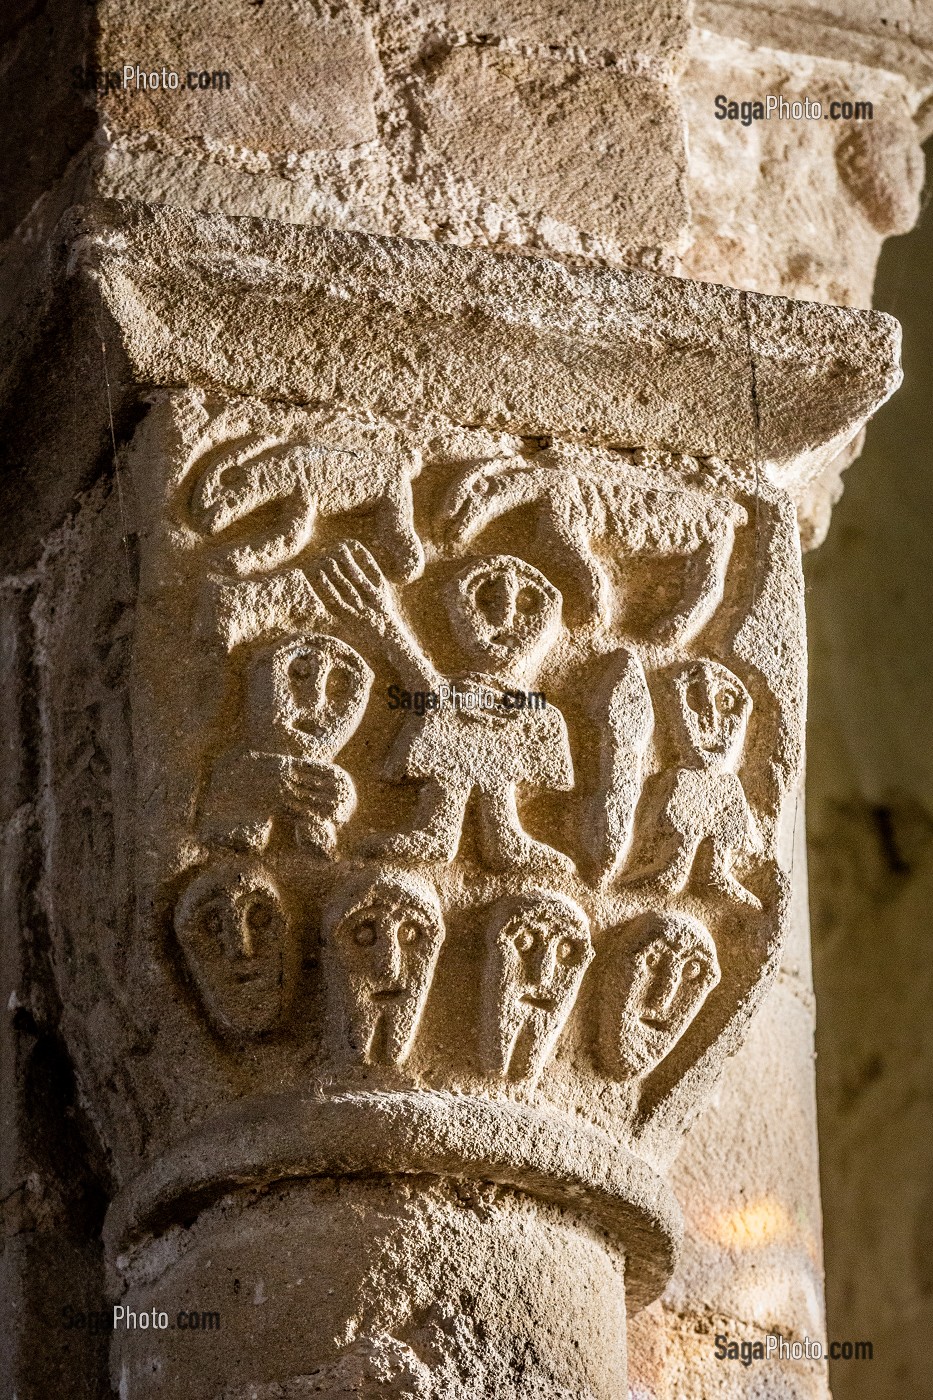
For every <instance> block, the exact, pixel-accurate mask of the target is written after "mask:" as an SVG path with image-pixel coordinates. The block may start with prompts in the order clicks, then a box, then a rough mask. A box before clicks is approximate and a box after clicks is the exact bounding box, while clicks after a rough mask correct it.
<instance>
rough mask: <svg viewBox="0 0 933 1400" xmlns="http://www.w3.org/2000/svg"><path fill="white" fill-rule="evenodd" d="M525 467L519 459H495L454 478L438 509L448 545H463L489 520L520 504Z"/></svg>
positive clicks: (525, 489) (525, 484)
mask: <svg viewBox="0 0 933 1400" xmlns="http://www.w3.org/2000/svg"><path fill="white" fill-rule="evenodd" d="M527 484H528V482H527V467H526V464H525V463H524V462H523V461H522V459H521V458H515V459H510V458H508V457H501V458H497V459H496V460H495V461H494V462H484V463H483V465H482V466H479V467H470V468H469V469H468V470H467V471H465V472H463V473H462V474H461V475H460V476H459V477H457V478H456V479H455V480H454V482H453V485H452V486H451V488H450V490H449V492H448V494H447V498H446V500H445V501H444V504H443V506H442V508H441V520H442V522H443V525H444V527H445V533H446V535H447V539H448V540H449V542H450V543H451V544H466V543H467V542H468V541H469V540H471V539H472V538H473V536H474V535H477V534H479V532H480V530H482V529H484V528H485V527H486V526H487V525H488V524H489V523H490V522H491V521H493V520H496V519H497V518H498V517H499V516H500V515H504V514H505V512H506V511H507V510H512V509H513V508H514V507H515V506H518V505H521V503H522V502H523V500H524V499H525V497H526V495H527Z"/></svg>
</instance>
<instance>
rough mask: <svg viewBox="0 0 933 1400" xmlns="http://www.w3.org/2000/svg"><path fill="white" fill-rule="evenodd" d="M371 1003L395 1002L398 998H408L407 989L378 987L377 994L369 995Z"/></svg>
mask: <svg viewBox="0 0 933 1400" xmlns="http://www.w3.org/2000/svg"><path fill="white" fill-rule="evenodd" d="M369 995H370V996H371V998H372V999H373V1001H397V1000H398V998H399V997H407V996H408V988H407V987H380V988H379V990H378V991H377V992H370V994H369Z"/></svg>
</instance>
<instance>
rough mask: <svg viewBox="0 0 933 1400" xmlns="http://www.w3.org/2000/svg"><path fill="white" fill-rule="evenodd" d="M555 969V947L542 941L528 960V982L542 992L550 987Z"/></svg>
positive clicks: (546, 941)
mask: <svg viewBox="0 0 933 1400" xmlns="http://www.w3.org/2000/svg"><path fill="white" fill-rule="evenodd" d="M556 968H557V945H556V944H554V943H551V942H550V941H548V940H542V942H541V944H540V946H539V947H538V948H536V949H535V950H534V951H533V952H532V954H531V957H530V958H529V960H528V973H529V977H528V980H529V982H530V983H531V984H532V986H534V987H537V988H539V989H540V990H544V989H546V988H547V987H549V986H550V984H551V982H552V981H553V978H554V972H555V970H556Z"/></svg>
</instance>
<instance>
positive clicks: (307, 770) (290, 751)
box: [203, 634, 373, 857]
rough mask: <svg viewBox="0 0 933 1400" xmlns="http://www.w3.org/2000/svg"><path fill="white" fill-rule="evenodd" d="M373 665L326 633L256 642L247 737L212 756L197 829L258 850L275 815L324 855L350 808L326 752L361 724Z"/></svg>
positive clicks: (344, 776) (343, 782)
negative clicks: (213, 760) (262, 644)
mask: <svg viewBox="0 0 933 1400" xmlns="http://www.w3.org/2000/svg"><path fill="white" fill-rule="evenodd" d="M372 680H373V673H372V671H371V670H370V669H369V667H368V666H367V664H366V662H365V661H364V660H363V658H362V657H361V656H359V655H358V654H357V653H356V652H355V651H354V650H353V648H352V647H350V646H347V644H346V642H342V641H340V640H339V639H338V638H336V637H329V636H326V635H324V634H313V635H310V636H306V637H298V638H296V639H294V640H292V641H289V642H282V643H278V644H275V645H273V646H268V647H263V648H260V649H258V650H257V651H255V652H254V653H253V655H252V657H251V660H250V666H249V675H248V678H247V687H246V726H245V727H246V736H245V738H246V742H245V743H244V744H241V745H238V746H237V747H236V748H234V749H233V750H231V751H230V752H229V753H227V754H225V755H222V756H221V758H220V759H218V761H217V762H216V764H215V765H214V768H213V772H212V774H211V781H210V785H209V788H208V793H207V798H206V802H205V818H204V823H203V828H204V834H205V835H206V836H207V837H208V839H211V840H215V841H221V842H223V843H225V844H227V845H232V846H234V847H238V848H246V849H248V848H254V849H262V848H263V847H264V846H265V845H266V844H267V842H268V840H269V837H270V835H271V834H272V831H273V827H274V825H275V824H276V823H279V824H280V825H281V826H282V827H284V828H285V829H286V832H287V834H288V835H289V836H290V837H293V838H294V839H295V840H296V841H297V843H298V844H299V845H300V846H302V847H303V848H305V849H307V850H310V851H312V852H314V853H316V854H318V855H322V856H325V857H330V856H332V855H333V853H334V849H335V846H336V831H337V826H338V825H339V824H341V823H343V822H345V821H347V820H348V818H349V817H350V816H351V815H352V813H353V810H354V808H355V806H356V791H355V789H354V786H353V781H352V779H351V778H350V775H349V773H347V772H346V771H345V770H344V769H343V768H340V767H339V766H338V765H337V764H335V763H334V762H333V761H332V760H333V758H334V755H335V754H337V753H338V752H339V751H340V749H342V748H343V746H344V744H346V743H347V741H348V740H349V739H350V738H351V736H352V735H353V734H354V733H355V731H356V729H357V727H358V726H359V723H360V720H361V719H362V717H363V712H364V710H365V708H366V703H367V700H368V698H369V692H370V688H371V686H372Z"/></svg>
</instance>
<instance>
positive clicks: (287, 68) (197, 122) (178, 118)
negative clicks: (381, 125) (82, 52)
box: [95, 0, 379, 155]
mask: <svg viewBox="0 0 933 1400" xmlns="http://www.w3.org/2000/svg"><path fill="white" fill-rule="evenodd" d="M99 24H100V34H99V38H98V40H97V48H96V56H95V64H96V66H97V67H99V68H101V69H103V70H105V71H114V72H119V73H122V70H123V66H124V64H128V65H130V66H132V67H133V68H134V69H135V67H136V66H137V65H138V66H139V68H140V69H141V70H142V72H143V73H145V74H150V73H156V74H157V75H158V80H159V86H158V87H156V88H151V87H149V88H146V89H145V90H141V89H140V87H139V85H138V84H136V83H135V82H134V83H133V84H132V85H131V86H129V87H127V88H123V89H122V90H119V91H116V92H107V93H105V94H102V95H101V108H102V111H103V112H104V114H105V116H106V119H107V121H108V122H109V123H111V124H112V126H113V128H114V129H115V130H116V131H118V132H122V133H128V134H133V133H136V134H140V135H141V134H142V133H145V132H151V133H156V134H161V135H163V136H165V137H171V138H174V139H175V140H176V141H182V142H186V143H188V144H191V145H193V146H194V147H195V148H197V149H198V150H199V151H201V152H207V151H210V150H214V151H227V152H230V151H239V150H242V149H246V150H249V151H254V152H265V153H266V154H272V155H278V154H281V153H283V152H288V151H329V150H335V149H338V148H341V147H347V146H356V145H359V144H360V143H361V142H367V141H372V140H373V139H374V137H375V135H376V124H375V111H374V105H373V102H374V92H375V88H376V84H377V82H378V71H379V70H378V61H377V59H376V55H375V51H374V49H373V47H372V43H371V40H370V38H369V35H368V31H367V29H366V27H365V25H364V23H363V21H362V20H361V18H360V17H359V14H358V12H357V11H356V10H355V9H354V8H353V7H351V6H350V5H338V6H334V7H331V8H327V7H323V8H321V9H317V8H316V7H311V6H302V7H297V6H288V7H283V6H273V5H269V6H256V5H253V6H251V5H248V4H241V3H238V0H217V3H215V4H211V5H210V6H192V5H189V4H187V3H186V0H168V3H166V4H164V5H159V6H158V7H157V8H156V9H153V7H152V6H151V5H148V4H145V3H143V0H104V2H103V3H102V4H101V5H100V7H99ZM163 69H164V70H166V71H175V72H177V73H178V74H179V79H180V85H179V87H178V89H177V90H174V91H173V90H168V89H165V88H164V87H163V86H162V83H161V75H162V71H163ZM189 75H192V78H191V81H193V82H195V83H197V86H195V87H194V88H193V89H189V87H188V86H187V85H188V82H189ZM202 75H206V86H205V85H203V84H204V83H205V77H204V76H202ZM225 75H226V76H225Z"/></svg>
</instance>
